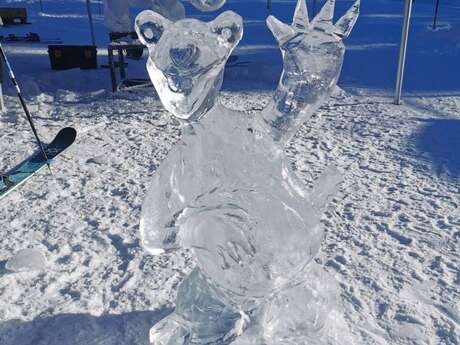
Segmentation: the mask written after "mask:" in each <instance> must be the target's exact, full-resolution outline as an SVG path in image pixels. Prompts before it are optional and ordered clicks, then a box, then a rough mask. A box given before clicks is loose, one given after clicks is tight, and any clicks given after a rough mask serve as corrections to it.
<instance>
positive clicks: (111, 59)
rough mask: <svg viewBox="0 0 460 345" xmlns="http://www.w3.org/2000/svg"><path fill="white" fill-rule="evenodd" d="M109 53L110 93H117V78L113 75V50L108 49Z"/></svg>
mask: <svg viewBox="0 0 460 345" xmlns="http://www.w3.org/2000/svg"><path fill="white" fill-rule="evenodd" d="M108 53H109V70H110V80H111V81H112V91H113V92H115V91H117V76H116V74H115V67H114V65H113V49H112V48H110V47H109V48H108Z"/></svg>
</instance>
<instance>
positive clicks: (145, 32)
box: [139, 22, 164, 44]
mask: <svg viewBox="0 0 460 345" xmlns="http://www.w3.org/2000/svg"><path fill="white" fill-rule="evenodd" d="M163 30H164V29H163V27H162V26H160V25H157V24H156V23H152V22H147V23H144V24H142V25H141V26H140V27H139V31H140V33H141V35H142V37H143V38H144V40H145V41H146V42H147V43H149V44H156V43H158V41H159V40H160V38H161V35H163Z"/></svg>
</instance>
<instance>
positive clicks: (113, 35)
mask: <svg viewBox="0 0 460 345" xmlns="http://www.w3.org/2000/svg"><path fill="white" fill-rule="evenodd" d="M125 37H129V38H131V39H133V40H137V33H136V32H135V31H131V32H109V38H110V42H116V41H118V40H120V39H121V38H125Z"/></svg>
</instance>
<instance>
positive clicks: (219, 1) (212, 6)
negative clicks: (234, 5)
mask: <svg viewBox="0 0 460 345" xmlns="http://www.w3.org/2000/svg"><path fill="white" fill-rule="evenodd" d="M226 1H227V0H191V1H190V2H191V3H192V5H193V6H195V8H197V9H199V10H200V11H204V12H209V11H215V10H217V9H219V8H221V7H222V6H223V5H224V4H225V2H226Z"/></svg>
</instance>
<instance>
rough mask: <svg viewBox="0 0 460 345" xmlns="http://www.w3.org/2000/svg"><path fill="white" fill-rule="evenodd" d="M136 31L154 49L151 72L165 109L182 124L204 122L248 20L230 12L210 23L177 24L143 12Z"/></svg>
mask: <svg viewBox="0 0 460 345" xmlns="http://www.w3.org/2000/svg"><path fill="white" fill-rule="evenodd" d="M135 28H136V32H137V33H138V35H139V39H140V40H141V41H142V43H143V44H145V45H146V46H147V47H148V48H149V59H148V62H147V70H148V72H149V75H150V79H151V80H152V83H153V85H154V86H155V89H156V91H157V92H158V95H159V97H160V100H161V102H162V103H163V105H164V107H165V108H166V109H167V110H169V111H170V112H171V113H172V114H174V115H175V116H177V117H178V118H181V119H185V120H192V121H193V120H196V119H198V118H200V117H201V115H203V114H204V113H206V111H207V110H209V109H210V108H211V107H212V106H213V104H214V101H215V99H216V96H217V94H218V92H219V90H220V87H221V85H222V80H223V72H224V67H225V63H226V61H227V59H228V57H229V56H230V54H231V52H232V50H233V49H234V48H235V47H236V45H237V44H238V42H239V41H240V40H241V37H242V35H243V20H242V18H241V17H240V16H239V15H237V14H236V13H234V12H231V11H227V12H224V13H222V14H221V15H220V16H218V17H217V18H216V19H215V20H213V21H211V22H208V23H206V22H202V21H199V20H196V19H183V20H180V21H177V22H175V23H173V22H171V21H169V20H168V19H166V18H164V17H163V16H161V15H160V14H158V13H155V12H153V11H143V12H141V13H140V14H139V15H138V16H137V18H136V22H135Z"/></svg>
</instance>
